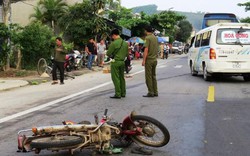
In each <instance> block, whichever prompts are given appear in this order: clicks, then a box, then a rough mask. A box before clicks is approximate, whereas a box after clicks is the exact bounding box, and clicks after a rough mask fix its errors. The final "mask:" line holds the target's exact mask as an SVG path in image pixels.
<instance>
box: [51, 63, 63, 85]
mask: <svg viewBox="0 0 250 156" xmlns="http://www.w3.org/2000/svg"><path fill="white" fill-rule="evenodd" d="M57 69H58V70H59V72H60V82H61V83H62V82H63V81H64V62H58V61H54V65H53V70H52V78H53V80H54V81H57Z"/></svg>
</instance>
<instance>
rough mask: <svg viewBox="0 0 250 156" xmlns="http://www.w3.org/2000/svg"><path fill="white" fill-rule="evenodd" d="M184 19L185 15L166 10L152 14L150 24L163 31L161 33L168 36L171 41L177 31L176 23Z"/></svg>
mask: <svg viewBox="0 0 250 156" xmlns="http://www.w3.org/2000/svg"><path fill="white" fill-rule="evenodd" d="M184 19H185V16H183V15H179V14H177V13H176V12H174V11H171V10H168V11H162V12H161V13H160V14H154V15H152V16H151V17H150V24H151V25H152V26H153V27H154V28H156V29H157V30H159V31H160V32H164V34H163V35H164V36H169V40H170V42H173V41H174V39H175V35H176V32H177V31H178V27H177V24H178V23H179V22H180V21H181V20H184Z"/></svg>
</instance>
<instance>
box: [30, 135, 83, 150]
mask: <svg viewBox="0 0 250 156" xmlns="http://www.w3.org/2000/svg"><path fill="white" fill-rule="evenodd" d="M82 142H83V138H81V137H79V136H50V137H43V138H38V139H34V140H32V141H31V143H30V146H31V147H32V148H38V149H48V148H66V147H72V146H76V145H78V144H81V143H82Z"/></svg>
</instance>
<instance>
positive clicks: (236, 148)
mask: <svg viewBox="0 0 250 156" xmlns="http://www.w3.org/2000/svg"><path fill="white" fill-rule="evenodd" d="M158 64H159V65H158V70H157V79H158V87H159V97H157V98H143V97H142V95H143V94H146V93H147V89H146V85H145V79H144V72H143V71H142V70H143V68H142V67H141V66H140V65H139V64H138V62H137V64H135V66H134V69H133V70H132V73H131V75H132V77H129V78H126V79H127V97H126V98H123V99H121V100H117V99H110V98H109V96H111V95H113V85H112V83H111V82H110V75H109V74H103V73H101V72H97V73H96V72H95V73H89V74H86V75H83V76H80V77H77V78H76V79H75V80H67V81H65V85H57V86H54V85H53V86H52V85H50V84H48V83H45V84H41V85H38V86H28V87H24V88H20V89H15V90H12V91H6V92H2V93H0V98H1V103H0V132H1V133H0V151H1V155H3V156H15V155H18V156H32V155H35V154H34V153H16V150H17V132H18V131H19V130H21V129H28V128H31V127H33V126H44V125H53V124H61V122H62V121H63V120H73V121H76V122H78V121H82V120H89V121H92V122H94V115H95V114H98V115H99V116H101V115H102V114H103V111H104V109H105V108H108V109H109V113H110V114H112V116H113V118H114V119H116V120H118V121H122V119H123V118H124V117H125V116H126V115H128V114H129V113H130V112H131V111H133V110H135V111H136V112H137V113H138V114H142V115H148V116H151V117H153V118H156V119H157V120H159V121H160V122H162V123H163V124H164V125H165V126H166V127H167V128H168V130H169V132H170V135H171V139H170V142H169V144H168V145H166V146H164V147H162V148H152V150H153V153H154V154H153V155H155V156H235V155H237V156H246V155H250V148H249V145H250V139H249V137H250V135H249V134H248V132H250V123H249V122H250V121H249V117H250V115H249V113H248V112H249V111H250V106H249V97H250V89H249V85H250V83H248V82H244V81H243V79H242V78H241V77H232V78H217V79H215V80H214V81H212V82H205V81H204V80H203V79H202V77H201V76H197V77H192V76H191V75H190V73H189V68H188V67H187V58H186V56H185V55H182V56H173V57H170V58H169V59H168V60H159V62H158ZM133 74H135V75H133ZM211 85H212V86H214V87H215V102H207V101H206V100H207V96H208V87H209V86H211ZM134 146H135V145H133V146H132V147H130V148H126V149H124V152H123V154H120V155H124V156H130V155H131V156H134V154H131V153H130V151H131V148H133V147H134ZM39 155H42V156H63V155H68V152H67V151H61V152H50V151H42V152H41V153H40V154H39ZM75 155H76V156H78V155H79V156H80V155H91V151H89V150H86V151H83V152H80V151H78V152H76V153H75Z"/></svg>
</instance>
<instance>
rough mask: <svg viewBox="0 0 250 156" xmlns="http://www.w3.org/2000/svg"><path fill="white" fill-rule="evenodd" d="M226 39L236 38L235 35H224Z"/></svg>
mask: <svg viewBox="0 0 250 156" xmlns="http://www.w3.org/2000/svg"><path fill="white" fill-rule="evenodd" d="M224 38H234V34H224Z"/></svg>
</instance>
